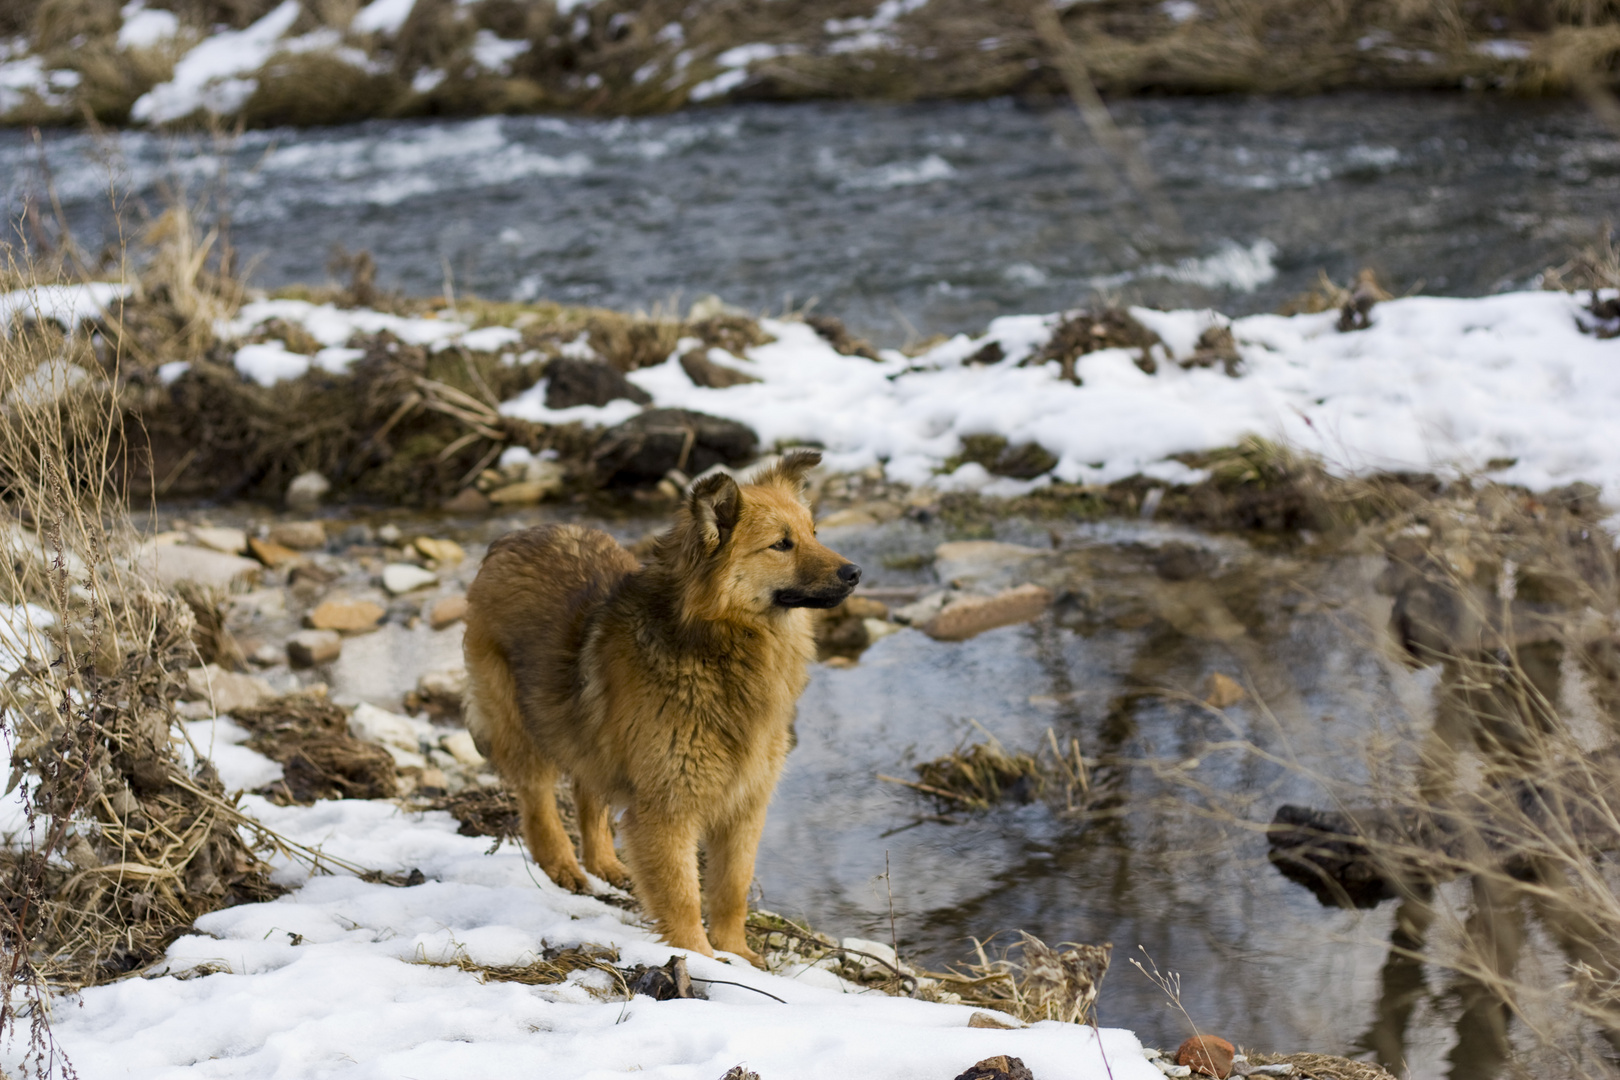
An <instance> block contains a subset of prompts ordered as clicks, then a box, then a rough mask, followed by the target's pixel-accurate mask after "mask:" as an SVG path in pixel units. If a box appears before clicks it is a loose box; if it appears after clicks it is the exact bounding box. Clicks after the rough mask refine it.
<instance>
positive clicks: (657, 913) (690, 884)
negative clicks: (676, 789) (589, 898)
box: [624, 808, 714, 956]
mask: <svg viewBox="0 0 1620 1080" xmlns="http://www.w3.org/2000/svg"><path fill="white" fill-rule="evenodd" d="M624 841H625V850H624V853H625V855H626V856H628V857H629V859H630V876H631V877H632V878H634V879H635V883H636V899H638V900H640V901H641V907H642V910H644V911H645V912H646V913H647V914H648V915H649V916H651V917H652V918H653V919H654V920H655V921H656V922H657V924H658V932H659V934H660V935H662V937H663V939H664V940H665V941H667V942H669V943H670V944H671V945H674V946H675V947H676V948H680V949H691V950H692V951H694V952H700V953H702V954H703V955H705V956H713V955H714V950H713V949H711V948H710V947H709V938H708V935H707V934H705V933H704V932H703V898H702V894H701V893H699V891H698V875H697V841H698V827H697V824H696V823H695V822H693V821H690V820H687V819H684V818H679V817H675V818H668V817H655V816H652V815H648V814H645V813H637V811H636V810H635V809H634V808H632V809H631V810H630V811H629V812H627V813H626V814H625V815H624Z"/></svg>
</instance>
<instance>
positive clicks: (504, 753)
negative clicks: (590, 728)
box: [466, 630, 590, 892]
mask: <svg viewBox="0 0 1620 1080" xmlns="http://www.w3.org/2000/svg"><path fill="white" fill-rule="evenodd" d="M466 640H467V649H466V655H467V698H466V701H467V706H466V722H467V728H468V729H469V730H470V731H472V732H473V737H474V739H475V740H476V741H477V742H478V743H479V744H480V745H482V746H486V747H488V749H487V751H486V753H488V755H489V759H490V761H492V762H493V763H494V765H495V770H496V771H497V772H499V773H500V774H501V779H502V780H504V781H505V782H506V786H507V788H508V789H509V790H510V791H511V792H512V793H513V794H514V795H516V796H517V800H518V807H519V809H520V810H521V811H522V813H521V818H522V823H523V840H524V842H525V843H527V844H528V845H529V854H530V855H532V856H534V861H535V862H536V863H537V864H539V866H540V869H542V870H544V871H545V872H546V876H547V877H549V878H551V880H552V881H555V882H556V883H557V884H558V885H561V886H562V887H563V888H565V889H568V890H569V891H571V892H588V891H589V888H590V887H589V885H588V884H587V883H586V881H585V872H584V871H583V870H581V869H580V868H579V860H578V859H576V858H575V857H574V845H573V843H572V841H570V840H569V839H568V833H567V832H566V831H564V829H563V824H562V817H561V816H560V815H559V814H558V813H557V767H556V766H555V765H553V764H552V763H551V762H550V761H548V760H546V758H545V757H543V756H542V755H541V754H540V751H539V750H538V749H537V748H536V747H535V745H534V741H533V740H532V739H530V738H529V735H528V733H527V732H526V731H524V730H523V720H522V718H521V716H520V715H519V713H518V706H517V687H516V685H515V684H514V683H513V682H512V672H511V669H510V668H508V667H507V665H506V660H505V659H504V658H503V657H501V656H500V654H499V652H498V651H497V650H496V649H494V648H493V647H490V646H488V645H486V644H485V643H484V641H483V639H482V638H480V637H478V636H477V635H476V634H475V633H474V632H473V631H471V630H469V632H468V635H467V639H466Z"/></svg>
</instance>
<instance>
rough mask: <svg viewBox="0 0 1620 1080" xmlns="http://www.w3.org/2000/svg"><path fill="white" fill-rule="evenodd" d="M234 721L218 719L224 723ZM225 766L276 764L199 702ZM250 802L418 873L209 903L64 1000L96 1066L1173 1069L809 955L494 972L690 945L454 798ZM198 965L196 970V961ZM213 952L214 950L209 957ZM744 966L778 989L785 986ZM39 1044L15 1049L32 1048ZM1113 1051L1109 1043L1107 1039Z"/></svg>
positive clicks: (367, 862) (296, 877)
mask: <svg viewBox="0 0 1620 1080" xmlns="http://www.w3.org/2000/svg"><path fill="white" fill-rule="evenodd" d="M216 724H217V727H216ZM192 736H193V739H194V740H195V741H197V742H198V744H199V746H200V747H201V748H203V749H204V751H205V752H206V751H207V750H208V749H209V747H210V744H211V743H212V744H213V749H214V758H215V761H216V764H217V766H218V767H219V769H220V773H221V777H222V779H223V780H224V781H225V783H226V786H227V787H246V786H250V785H256V784H260V783H263V782H264V777H265V776H266V775H269V774H272V773H275V772H279V767H278V766H276V765H275V764H274V763H273V762H270V761H269V760H268V759H266V758H263V757H261V756H260V755H258V754H257V753H255V752H253V751H251V750H249V749H247V748H246V747H243V746H240V745H236V743H238V742H240V740H242V739H243V738H245V737H246V733H245V732H244V731H242V729H240V728H238V727H236V726H235V725H234V724H231V723H229V722H228V721H217V722H202V723H200V724H193V725H192ZM243 802H244V805H245V807H246V808H247V809H248V811H249V812H250V813H252V814H254V815H255V816H257V817H258V818H259V819H260V820H261V821H263V822H264V823H265V824H267V825H269V826H270V827H271V828H272V829H275V830H277V831H279V832H280V833H281V834H282V835H284V836H287V837H289V838H291V839H293V840H296V841H299V842H301V843H304V844H307V845H318V846H320V847H321V848H322V849H323V850H324V851H325V852H326V853H327V854H329V855H331V856H335V857H338V858H342V859H347V860H349V861H351V862H354V863H358V864H361V865H364V866H367V867H370V868H373V869H379V870H383V871H386V872H389V873H404V872H408V871H409V870H411V869H413V868H414V869H419V870H421V871H422V873H423V875H424V876H425V877H426V881H425V882H424V883H423V884H420V885H416V886H412V887H403V888H401V887H394V886H390V885H385V884H368V883H366V882H364V881H361V880H359V879H357V878H355V877H353V876H351V875H349V874H345V873H341V872H340V873H336V874H333V875H323V876H316V877H313V878H310V877H307V875H306V873H305V872H304V870H303V869H302V868H301V867H299V866H297V865H295V864H283V865H281V866H280V868H279V869H278V871H277V874H278V879H279V880H280V881H281V882H282V883H283V884H287V885H290V886H297V887H296V888H295V890H294V891H293V892H291V893H289V894H288V895H286V896H284V897H282V898H280V899H278V900H276V901H273V902H270V903H263V904H248V905H244V906H241V907H235V908H230V909H227V910H225V911H219V912H215V913H214V914H212V915H208V916H206V917H204V918H203V919H200V920H199V921H198V924H197V929H198V930H199V931H200V933H198V934H195V935H188V936H186V937H182V938H180V939H179V940H178V941H176V942H175V943H174V945H172V946H171V947H170V949H169V953H168V963H167V966H166V968H160V969H159V971H160V972H162V973H160V974H156V975H153V976H151V977H146V978H131V979H127V980H125V981H123V982H119V983H114V984H111V985H107V986H100V987H95V988H93V989H90V990H86V991H84V992H83V993H82V994H81V995H79V996H78V997H77V998H76V999H75V1000H71V1001H66V1000H64V1001H60V1002H58V1004H57V1008H56V1010H55V1015H54V1016H53V1018H52V1022H53V1030H54V1034H55V1036H56V1039H57V1041H58V1043H59V1045H60V1046H61V1047H62V1049H63V1050H65V1051H66V1053H67V1054H68V1056H69V1057H70V1059H71V1061H72V1063H73V1066H74V1068H75V1069H76V1071H77V1073H78V1075H79V1076H80V1077H82V1078H84V1080H103V1078H112V1077H149V1078H159V1077H181V1076H186V1077H253V1078H255V1080H271V1078H293V1077H297V1078H306V1077H326V1076H342V1077H354V1078H363V1077H378V1078H382V1077H389V1078H395V1077H401V1076H408V1077H413V1078H422V1080H426V1078H430V1077H444V1078H446V1080H452V1078H453V1080H466V1078H468V1077H475V1076H477V1077H484V1076H488V1077H505V1076H544V1077H559V1078H561V1077H570V1078H571V1077H606V1076H621V1075H623V1074H625V1073H626V1072H635V1073H637V1074H638V1075H645V1076H649V1077H667V1078H670V1080H720V1077H721V1076H722V1075H723V1074H724V1073H725V1072H726V1071H727V1070H728V1069H730V1068H731V1067H732V1066H735V1065H738V1064H746V1065H747V1067H748V1068H749V1069H751V1070H753V1071H755V1072H757V1073H759V1074H760V1076H761V1077H762V1078H763V1080H791V1078H794V1077H804V1078H807V1080H809V1078H815V1080H823V1078H825V1077H829V1076H863V1077H885V1078H888V1077H893V1078H913V1077H914V1078H916V1080H925V1078H926V1080H949V1078H950V1077H953V1076H956V1075H957V1074H958V1073H960V1072H962V1071H964V1070H965V1069H967V1068H968V1066H970V1065H972V1064H973V1063H974V1062H976V1061H979V1060H981V1059H983V1058H986V1057H990V1056H992V1055H996V1054H1011V1055H1014V1056H1017V1057H1020V1058H1022V1059H1023V1060H1024V1062H1025V1063H1026V1064H1027V1065H1028V1066H1029V1067H1030V1068H1031V1070H1032V1071H1033V1073H1034V1075H1035V1076H1036V1077H1038V1078H1040V1080H1104V1078H1106V1077H1109V1076H1112V1078H1113V1080H1161V1077H1162V1075H1163V1074H1162V1073H1160V1071H1159V1070H1158V1069H1157V1068H1156V1067H1155V1066H1153V1065H1152V1064H1150V1063H1149V1062H1148V1061H1147V1059H1146V1058H1145V1057H1144V1056H1143V1055H1142V1052H1141V1045H1140V1043H1138V1042H1137V1040H1136V1038H1135V1037H1134V1036H1133V1035H1131V1034H1130V1033H1129V1032H1126V1031H1120V1030H1112V1029H1105V1030H1103V1031H1102V1032H1101V1033H1100V1040H1099V1037H1098V1033H1094V1032H1093V1031H1092V1030H1091V1029H1089V1028H1084V1027H1079V1026H1076V1025H1073V1024H1060V1023H1055V1022H1046V1023H1040V1024H1036V1025H1033V1026H1032V1027H1029V1028H1026V1029H1023V1030H1017V1031H1008V1030H988V1029H982V1028H970V1027H969V1026H968V1020H969V1018H970V1016H971V1015H972V1013H973V1011H974V1010H972V1009H970V1008H968V1007H966V1006H952V1005H941V1004H930V1003H926V1002H921V1001H913V1000H910V999H904V998H891V997H886V996H884V995H882V994H879V993H877V992H875V991H864V992H863V991H862V990H861V988H859V987H856V986H854V985H852V984H849V983H845V982H842V981H841V980H839V979H838V977H837V976H836V975H834V974H832V973H831V972H828V971H824V970H821V969H819V968H805V969H803V970H801V971H798V972H797V973H796V974H795V975H794V976H793V977H783V976H777V975H767V974H763V973H761V972H758V971H756V970H755V969H753V968H752V967H750V966H749V965H748V964H746V963H745V962H743V961H741V960H737V961H736V962H735V963H732V964H727V963H723V962H720V961H717V960H711V959H709V958H707V957H702V956H698V955H696V954H691V955H689V958H688V959H689V964H690V970H691V972H692V975H693V977H694V979H695V980H701V979H720V980H727V981H728V982H735V983H742V984H744V986H730V985H723V984H718V983H713V984H708V985H707V986H706V990H707V992H708V995H709V999H708V1000H707V1001H699V1000H675V1001H664V1002H659V1001H654V1000H652V999H651V998H648V997H645V996H638V997H635V998H634V999H632V1000H630V1001H628V1002H626V1001H625V1000H624V996H623V994H622V993H620V992H618V989H617V983H616V982H615V981H614V980H613V979H612V977H611V976H609V975H608V974H607V973H606V972H601V971H595V970H586V971H582V972H575V973H574V974H573V975H571V976H570V977H569V978H568V980H567V981H566V982H564V983H561V984H557V985H552V986H525V985H521V984H517V983H510V982H494V981H491V982H482V981H480V979H479V977H478V976H477V975H476V974H472V973H469V972H467V971H464V970H461V969H460V968H458V967H455V966H447V965H452V964H453V963H454V962H455V960H456V959H457V957H458V956H460V957H465V958H467V959H469V960H471V961H473V962H474V963H478V964H484V965H524V964H527V963H530V962H532V961H534V960H535V959H537V958H538V957H539V955H540V953H541V952H542V950H543V949H544V948H546V947H547V946H553V947H560V946H569V945H576V944H582V943H586V944H595V945H611V946H616V947H617V948H618V950H619V955H620V963H621V964H622V965H624V966H629V965H633V964H637V963H642V964H649V965H661V964H663V963H664V962H665V961H667V960H668V959H669V957H670V956H671V955H672V952H673V950H671V949H670V947H669V946H667V945H661V944H658V943H657V942H656V941H655V940H654V938H653V937H652V935H651V934H650V933H649V932H648V931H647V930H645V929H644V928H642V927H640V926H639V925H637V924H636V923H635V922H634V921H633V918H632V917H630V916H627V915H626V914H625V913H624V912H623V911H621V910H620V909H618V908H615V907H612V906H610V905H608V904H605V903H603V902H601V901H599V900H596V899H593V898H591V897H582V896H575V895H572V894H570V893H567V892H564V891H563V890H561V889H559V888H558V887H557V886H555V885H553V884H552V883H551V882H550V881H549V880H548V879H546V877H545V875H544V874H542V873H540V872H539V871H537V870H536V869H535V868H534V867H533V866H532V864H529V863H528V862H527V861H526V860H525V859H524V858H523V857H522V855H521V854H520V853H519V851H517V850H516V849H514V848H513V847H511V846H507V847H504V848H502V849H501V850H500V851H498V852H496V853H494V854H489V853H488V848H489V840H488V839H487V838H481V837H465V836H459V835H457V833H456V831H455V830H456V823H455V821H454V820H453V819H451V817H450V816H449V815H448V814H444V813H437V812H435V813H427V814H420V815H418V814H412V813H408V812H405V811H402V810H400V809H399V808H397V807H396V806H395V805H393V804H392V803H389V802H381V801H378V802H365V801H358V800H344V801H337V802H321V803H317V804H316V805H315V806H312V807H277V806H274V805H272V804H270V803H268V802H265V801H264V800H262V799H259V798H258V797H256V796H247V797H245V798H244V800H243ZM188 972H189V973H192V977H184V976H186V975H187V973H188ZM201 972H209V973H207V974H202V973H201ZM746 987H754V988H757V989H758V990H762V991H765V992H766V993H768V994H770V995H774V996H775V997H776V998H780V999H782V1000H781V1001H775V1000H772V998H771V997H768V996H765V994H762V993H758V992H756V991H755V990H752V989H747V988H746ZM19 1053H20V1048H19V1047H17V1046H15V1045H14V1046H12V1047H9V1048H6V1049H5V1050H4V1052H3V1053H0V1061H3V1062H4V1065H3V1067H4V1068H5V1069H6V1070H7V1071H8V1072H11V1071H13V1070H15V1069H16V1067H17V1064H18V1061H17V1056H18V1054H19ZM1105 1058H1106V1062H1105Z"/></svg>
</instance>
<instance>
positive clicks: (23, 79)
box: [0, 50, 80, 116]
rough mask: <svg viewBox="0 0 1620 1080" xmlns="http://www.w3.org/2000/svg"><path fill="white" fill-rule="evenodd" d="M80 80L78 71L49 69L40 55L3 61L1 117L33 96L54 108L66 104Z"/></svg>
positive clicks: (0, 87)
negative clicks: (46, 68) (69, 94)
mask: <svg viewBox="0 0 1620 1080" xmlns="http://www.w3.org/2000/svg"><path fill="white" fill-rule="evenodd" d="M7 52H8V54H9V53H10V50H7ZM79 78H80V76H79V73H78V72H77V71H72V70H69V69H66V68H58V69H56V70H52V71H47V70H45V61H44V60H42V59H40V58H39V57H37V56H22V57H19V58H18V59H15V60H9V59H8V60H0V116H4V115H5V114H6V113H9V112H11V110H13V109H15V108H17V107H18V106H20V105H22V104H24V103H25V102H27V101H28V99H29V97H31V96H32V97H37V98H39V99H40V100H41V101H42V102H44V103H45V104H46V105H49V106H52V107H59V106H62V105H65V104H66V103H67V97H66V95H67V93H68V91H70V90H72V89H73V88H74V87H75V86H78V85H79Z"/></svg>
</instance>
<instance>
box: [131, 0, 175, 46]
mask: <svg viewBox="0 0 1620 1080" xmlns="http://www.w3.org/2000/svg"><path fill="white" fill-rule="evenodd" d="M119 14H120V15H121V16H122V17H123V20H124V22H123V25H122V26H120V27H119V28H118V47H119V48H120V49H125V50H128V49H150V48H151V47H152V46H154V45H157V44H160V43H162V42H165V41H171V40H173V38H174V36H175V35H176V34H178V33H179V32H180V18H179V16H177V15H175V13H174V12H172V11H164V10H162V9H161V8H149V7H147V6H146V4H145V3H144V2H143V0H129V3H127V4H125V5H124V6H123V7H122V8H121V9H120V10H119Z"/></svg>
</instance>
